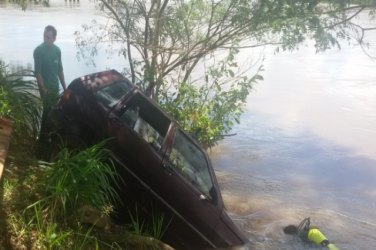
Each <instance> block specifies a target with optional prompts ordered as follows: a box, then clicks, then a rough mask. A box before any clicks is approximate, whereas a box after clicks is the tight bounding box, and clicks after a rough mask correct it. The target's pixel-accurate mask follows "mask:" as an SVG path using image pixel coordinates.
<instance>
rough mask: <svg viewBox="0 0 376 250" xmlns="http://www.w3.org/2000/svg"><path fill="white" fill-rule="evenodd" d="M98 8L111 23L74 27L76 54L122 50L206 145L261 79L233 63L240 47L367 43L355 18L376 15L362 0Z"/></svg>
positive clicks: (135, 73)
mask: <svg viewBox="0 0 376 250" xmlns="http://www.w3.org/2000/svg"><path fill="white" fill-rule="evenodd" d="M358 2H359V1H358ZM98 7H99V9H100V10H101V11H102V13H103V14H104V15H105V16H106V17H107V18H108V22H107V23H105V24H101V23H98V22H96V21H93V23H92V24H91V25H84V26H83V32H79V31H77V32H76V44H77V46H78V48H79V50H80V52H79V53H78V56H79V57H81V56H83V57H85V56H86V58H90V59H92V58H93V56H94V55H96V54H97V53H98V50H99V49H100V48H101V47H100V46H102V45H107V46H108V47H107V48H106V51H108V52H110V53H118V54H119V55H124V58H125V59H126V60H127V62H128V67H129V72H128V73H129V74H130V75H131V78H132V81H133V82H138V84H139V85H140V88H141V89H143V90H144V91H145V92H146V93H147V94H148V95H150V96H151V97H152V98H153V99H155V100H156V101H158V102H160V103H162V104H163V105H164V106H165V107H166V108H167V109H168V110H169V111H170V112H171V113H172V114H173V115H174V116H175V117H176V118H177V120H178V121H179V122H180V123H181V124H183V125H184V127H186V128H188V130H189V131H191V132H192V131H197V130H199V131H201V135H199V136H198V137H199V139H200V141H201V142H202V143H204V144H206V145H208V146H211V145H213V144H215V142H216V141H217V140H219V139H220V138H222V135H223V134H225V133H228V131H230V129H231V127H232V125H233V124H234V122H237V121H238V119H239V115H240V113H241V112H242V109H241V108H240V107H241V105H242V104H243V105H244V103H245V101H246V98H245V97H246V96H247V95H248V94H249V90H250V89H251V87H252V83H254V82H255V80H258V79H261V77H260V76H259V75H258V72H259V71H257V70H256V73H255V75H253V76H251V74H250V73H249V72H246V70H245V69H243V70H242V71H240V70H234V68H238V69H239V66H238V65H236V60H237V59H236V56H239V54H240V53H241V51H242V49H245V48H255V47H259V46H265V45H273V46H275V50H276V51H279V50H293V49H297V48H298V47H299V45H301V44H303V43H305V42H307V41H313V42H314V46H315V48H316V50H317V51H322V50H326V49H329V48H332V47H338V48H340V40H345V41H348V42H350V41H351V40H355V41H356V42H358V43H359V44H361V45H362V46H367V43H366V41H365V40H364V33H365V32H368V31H370V30H373V29H375V28H374V27H362V26H360V25H359V24H358V23H357V22H356V17H357V16H359V15H361V14H363V13H367V12H368V13H369V14H370V15H374V10H375V5H370V4H369V3H367V2H365V1H362V2H361V3H357V4H351V1H343V0H332V1H316V0H309V1H307V0H297V1H290V0H265V1H250V0H220V1H209V0H189V1H181V0H163V1H162V0H152V1H149V0H133V1H123V0H114V1H107V0H99V1H98ZM223 54H228V56H227V57H225V58H223ZM219 58H222V59H219ZM257 67H259V66H257ZM235 72H238V73H237V74H236V73H235ZM137 79H142V80H141V81H139V80H137ZM218 87H219V88H218ZM213 88H218V90H213ZM241 91H244V92H243V93H241ZM174 98H175V99H174ZM222 104H226V105H222ZM186 105H187V107H185V106H186ZM180 110H181V111H180ZM214 114H215V115H214Z"/></svg>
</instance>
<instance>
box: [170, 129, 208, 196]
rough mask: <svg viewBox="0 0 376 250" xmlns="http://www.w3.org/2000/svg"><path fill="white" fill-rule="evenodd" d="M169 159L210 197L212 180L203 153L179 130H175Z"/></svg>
mask: <svg viewBox="0 0 376 250" xmlns="http://www.w3.org/2000/svg"><path fill="white" fill-rule="evenodd" d="M169 160H170V162H171V163H172V164H173V166H174V168H175V169H176V170H177V171H178V172H180V173H181V174H182V175H183V176H184V177H185V178H186V179H187V180H188V181H189V182H190V183H192V184H193V185H194V186H196V187H197V188H198V189H199V190H200V191H201V192H202V193H203V194H205V195H206V196H208V197H211V195H210V189H211V188H212V187H213V182H212V179H211V177H210V172H209V166H208V162H207V160H206V156H205V153H204V152H203V151H202V149H200V148H199V147H197V145H196V144H195V143H193V142H192V140H191V139H190V138H188V137H187V136H186V135H185V134H184V133H182V132H181V131H180V130H178V131H177V132H176V135H175V141H174V144H173V147H172V151H171V154H170V156H169Z"/></svg>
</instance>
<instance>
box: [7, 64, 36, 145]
mask: <svg viewBox="0 0 376 250" xmlns="http://www.w3.org/2000/svg"><path fill="white" fill-rule="evenodd" d="M41 111H42V102H41V99H40V97H39V92H38V87H37V84H36V81H35V78H34V74H33V72H32V71H31V70H23V71H20V72H17V73H11V72H9V70H8V67H7V65H5V64H4V62H2V61H0V117H5V118H8V119H10V120H12V121H13V122H14V127H13V131H14V132H13V143H16V144H18V145H20V144H21V145H23V144H25V143H26V144H28V145H29V146H33V145H35V142H36V138H37V135H38V131H39V126H40V118H41ZM30 143H31V145H30Z"/></svg>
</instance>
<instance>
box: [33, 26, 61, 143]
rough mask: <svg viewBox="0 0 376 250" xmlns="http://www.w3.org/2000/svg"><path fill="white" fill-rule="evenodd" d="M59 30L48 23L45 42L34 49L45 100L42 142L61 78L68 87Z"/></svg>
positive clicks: (43, 99) (38, 79)
mask: <svg viewBox="0 0 376 250" xmlns="http://www.w3.org/2000/svg"><path fill="white" fill-rule="evenodd" d="M56 35H57V31H56V29H55V27H53V26H51V25H48V26H46V28H45V29H44V33H43V43H42V44H41V45H39V46H38V47H36V48H35V50H34V69H35V75H36V78H37V83H38V88H39V93H40V97H41V99H42V101H43V114H42V122H41V131H40V138H39V139H40V142H42V143H43V142H44V140H45V135H44V133H45V130H46V124H45V123H46V117H47V114H48V113H49V111H50V110H51V107H52V106H53V105H54V104H56V101H57V100H58V97H59V80H60V83H61V85H62V87H63V90H65V89H66V85H65V79H64V72H63V64H62V63H61V51H60V48H59V47H57V46H56V45H55V44H54V42H55V41H56Z"/></svg>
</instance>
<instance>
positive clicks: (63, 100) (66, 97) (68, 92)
mask: <svg viewBox="0 0 376 250" xmlns="http://www.w3.org/2000/svg"><path fill="white" fill-rule="evenodd" d="M71 95H72V91H71V90H69V89H66V90H64V93H63V96H62V97H61V98H60V100H59V103H58V104H57V106H58V107H59V108H61V107H63V106H64V104H65V103H67V102H68V100H69V99H70V97H71Z"/></svg>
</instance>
